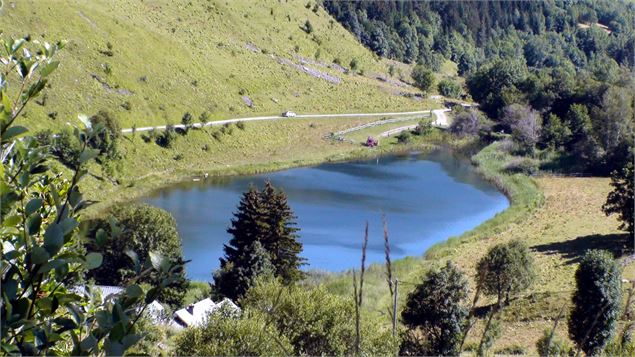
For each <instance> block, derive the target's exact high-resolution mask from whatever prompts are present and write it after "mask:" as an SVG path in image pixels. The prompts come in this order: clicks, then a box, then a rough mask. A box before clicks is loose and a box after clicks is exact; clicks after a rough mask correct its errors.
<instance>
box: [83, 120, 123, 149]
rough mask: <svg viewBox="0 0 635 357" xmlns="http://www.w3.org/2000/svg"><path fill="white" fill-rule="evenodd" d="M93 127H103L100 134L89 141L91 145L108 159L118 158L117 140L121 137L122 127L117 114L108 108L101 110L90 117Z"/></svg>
mask: <svg viewBox="0 0 635 357" xmlns="http://www.w3.org/2000/svg"><path fill="white" fill-rule="evenodd" d="M89 120H90V123H91V124H92V126H93V127H96V128H97V127H103V129H104V130H101V131H100V133H99V135H96V136H94V137H93V138H91V140H90V141H89V142H88V144H89V145H90V147H92V148H93V149H97V150H99V154H100V155H103V156H105V157H106V158H107V159H118V158H119V152H118V147H117V140H118V139H119V138H120V137H121V127H120V126H119V121H118V120H117V118H116V117H115V116H113V115H112V114H110V112H108V111H106V110H100V111H99V112H98V113H97V114H95V115H93V116H92V117H90V118H89Z"/></svg>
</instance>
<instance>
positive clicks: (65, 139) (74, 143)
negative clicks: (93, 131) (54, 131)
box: [51, 129, 81, 169]
mask: <svg viewBox="0 0 635 357" xmlns="http://www.w3.org/2000/svg"><path fill="white" fill-rule="evenodd" d="M51 153H52V154H53V155H54V156H55V157H56V158H57V159H58V160H59V161H60V162H61V163H62V164H64V165H65V166H66V167H68V168H71V169H75V168H77V165H78V164H79V154H80V153H81V147H80V143H79V141H78V140H77V138H76V137H75V136H74V135H73V134H72V133H71V131H70V130H68V129H65V130H62V131H61V132H60V133H59V134H58V135H57V137H55V138H53V141H52V145H51Z"/></svg>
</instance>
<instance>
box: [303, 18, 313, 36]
mask: <svg viewBox="0 0 635 357" xmlns="http://www.w3.org/2000/svg"><path fill="white" fill-rule="evenodd" d="M304 32H306V33H308V34H310V33H312V32H313V25H312V24H311V21H309V20H306V22H305V23H304Z"/></svg>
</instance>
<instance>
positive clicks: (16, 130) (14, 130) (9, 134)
mask: <svg viewBox="0 0 635 357" xmlns="http://www.w3.org/2000/svg"><path fill="white" fill-rule="evenodd" d="M27 131H28V129H27V128H25V127H23V126H19V125H16V126H12V127H10V128H9V129H7V131H5V132H4V134H2V140H3V141H8V140H9V139H11V138H13V137H14V136H18V135H20V134H23V133H26V132H27Z"/></svg>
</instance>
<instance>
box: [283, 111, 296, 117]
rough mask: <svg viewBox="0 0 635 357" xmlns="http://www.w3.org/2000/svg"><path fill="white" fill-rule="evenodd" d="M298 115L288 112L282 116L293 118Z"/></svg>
mask: <svg viewBox="0 0 635 357" xmlns="http://www.w3.org/2000/svg"><path fill="white" fill-rule="evenodd" d="M296 115H297V114H296V113H295V112H292V111H286V112H284V113H282V116H283V117H287V118H293V117H294V116H296Z"/></svg>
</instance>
